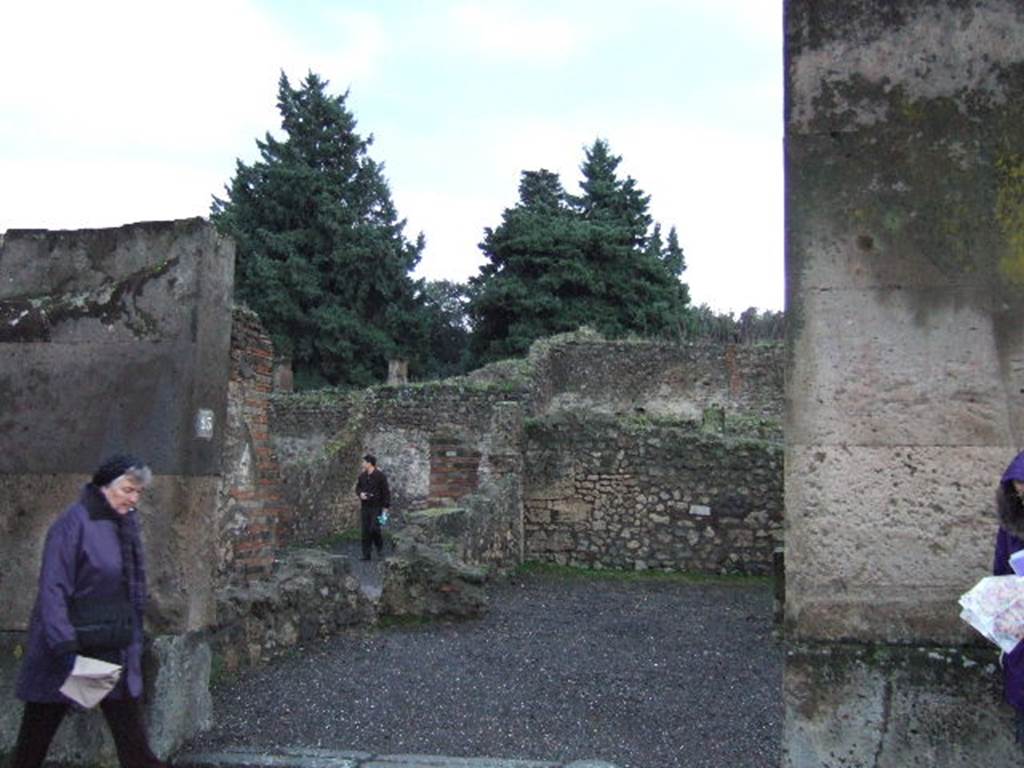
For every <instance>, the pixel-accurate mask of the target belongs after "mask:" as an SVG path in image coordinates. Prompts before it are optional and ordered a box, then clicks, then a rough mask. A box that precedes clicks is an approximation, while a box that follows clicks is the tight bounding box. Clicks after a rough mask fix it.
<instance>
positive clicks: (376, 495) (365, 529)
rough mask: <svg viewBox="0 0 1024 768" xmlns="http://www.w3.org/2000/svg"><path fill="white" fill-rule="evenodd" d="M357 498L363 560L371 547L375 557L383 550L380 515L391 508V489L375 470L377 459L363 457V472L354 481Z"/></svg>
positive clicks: (384, 476) (367, 556)
mask: <svg viewBox="0 0 1024 768" xmlns="http://www.w3.org/2000/svg"><path fill="white" fill-rule="evenodd" d="M356 495H358V496H359V505H360V522H361V527H362V534H363V560H369V559H370V549H371V547H376V548H377V557H378V558H380V557H381V556H382V553H383V550H384V536H383V534H382V533H381V531H380V519H379V518H380V515H381V512H384V511H386V510H387V509H388V508H390V507H391V489H390V488H389V487H388V478H387V476H386V475H385V474H384V473H383V472H381V471H380V470H379V469H377V457H376V456H374V455H373V454H372V453H368V454H366V455H365V456H363V471H362V472H360V473H359V477H358V478H357V479H356Z"/></svg>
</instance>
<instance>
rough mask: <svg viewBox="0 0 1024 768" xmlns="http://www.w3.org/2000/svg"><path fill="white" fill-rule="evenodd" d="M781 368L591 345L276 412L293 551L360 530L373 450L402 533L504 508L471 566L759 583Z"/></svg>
mask: <svg viewBox="0 0 1024 768" xmlns="http://www.w3.org/2000/svg"><path fill="white" fill-rule="evenodd" d="M782 362H783V358H782V350H781V347H780V346H778V345H771V344H768V345H760V346H745V347H739V346H737V345H678V344H661V343H654V342H647V341H606V340H604V339H601V338H600V337H597V336H596V335H594V334H593V333H590V332H586V331H584V332H582V333H577V334H568V335H565V336H561V337H555V338H553V339H548V340H543V341H540V342H538V343H537V344H535V345H534V348H533V349H532V350H531V353H530V355H529V356H528V358H526V359H523V360H512V361H506V362H503V363H499V364H495V365H493V366H488V367H487V368H485V369H482V370H480V371H476V372H474V373H472V374H470V375H469V376H467V377H464V378H460V379H453V380H448V381H444V382H436V383H430V384H423V385H405V386H396V387H391V386H386V387H375V388H371V389H369V390H365V391H362V392H358V393H349V394H336V393H329V392H313V393H305V394H291V395H276V396H275V397H274V398H273V399H272V417H271V429H270V433H271V435H272V441H273V444H274V452H275V454H276V455H277V456H278V458H279V460H280V462H281V467H282V476H283V478H284V488H285V491H286V497H287V500H288V502H289V504H291V505H293V506H294V508H295V509H296V510H297V512H296V517H297V518H298V519H301V520H302V521H303V523H302V525H303V526H304V529H303V530H302V531H297V532H296V536H297V537H298V538H297V540H304V541H315V540H316V539H318V538H323V537H327V536H330V535H331V534H332V533H336V532H338V531H339V530H344V529H346V528H351V527H354V526H355V525H356V520H357V517H356V514H357V510H358V502H357V500H356V498H355V496H354V494H353V492H352V485H353V478H354V477H355V475H356V473H357V471H358V462H359V457H360V456H361V455H362V453H364V452H365V451H367V450H370V451H372V452H374V453H375V454H376V455H377V456H378V458H379V459H380V461H381V467H382V468H383V469H384V471H385V472H387V473H388V476H389V478H390V479H391V485H392V489H393V494H394V496H395V504H394V510H395V511H396V512H397V514H398V518H397V520H396V524H397V525H398V526H401V525H402V524H403V519H402V514H403V512H406V511H408V512H420V511H423V510H427V509H431V508H437V507H446V506H451V505H457V504H461V503H462V502H461V500H463V499H465V498H466V497H467V496H468V495H469V494H472V493H474V492H476V491H478V490H479V489H487V488H488V487H491V492H490V497H491V498H497V499H506V502H505V503H499V506H498V508H497V509H495V515H494V517H493V519H492V526H493V527H492V528H491V529H490V530H489V532H488V533H487V535H486V536H484V537H482V538H481V539H480V540H479V544H478V545H477V546H476V547H475V548H474V551H475V552H476V553H477V555H475V556H471V559H475V560H477V561H481V560H485V561H486V562H487V563H489V564H491V565H496V566H500V567H507V566H508V565H509V564H514V563H516V562H520V561H522V559H524V558H526V559H533V560H540V561H546V562H553V563H562V564H574V565H586V566H595V567H612V568H628V569H634V568H639V569H643V568H660V569H666V570H691V569H692V570H700V571H705V572H712V573H758V574H762V573H767V572H768V571H769V569H770V567H771V563H772V552H773V549H774V548H775V547H776V546H777V545H778V544H779V543H780V540H781V510H782V466H781V464H782V462H781V450H782V448H781V424H780V418H781V413H782V391H783V375H782ZM500 482H506V483H508V482H511V483H512V486H511V487H512V489H513V490H512V491H510V492H509V493H505V494H501V493H499V494H495V493H493V486H495V484H497V483H500ZM501 521H518V522H516V523H515V524H516V526H517V527H516V529H515V530H514V532H513V533H512V534H511V535H509V534H508V529H507V525H508V523H507V522H501ZM503 531H504V532H503ZM502 541H504V542H506V545H502V546H499V545H497V544H496V542H502ZM482 552H488V555H487V556H486V557H483V556H482V555H480V554H479V553H482Z"/></svg>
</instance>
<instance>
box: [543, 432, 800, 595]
mask: <svg viewBox="0 0 1024 768" xmlns="http://www.w3.org/2000/svg"><path fill="white" fill-rule="evenodd" d="M525 477H526V478H528V481H527V486H526V489H525V500H524V517H525V520H524V527H525V529H526V541H527V557H528V558H529V559H532V560H540V561H546V562H555V563H559V564H567V565H577V566H585V567H590V568H594V567H597V568H619V569H629V570H633V569H637V570H646V569H661V570H673V571H680V570H682V571H695V572H702V573H745V574H762V575H763V574H768V573H771V568H772V551H773V549H774V548H775V546H777V545H778V544H780V543H781V537H782V446H781V445H780V444H779V443H775V442H768V441H764V440H757V439H750V438H749V437H744V436H733V437H727V436H724V435H720V434H709V433H706V432H701V431H700V430H698V429H696V428H694V427H693V426H692V425H689V426H687V425H680V424H678V423H675V424H673V423H666V422H661V423H658V422H652V421H649V420H646V419H635V418H619V419H616V418H610V417H608V418H604V419H598V418H594V417H589V418H587V419H580V418H576V417H572V416H569V415H561V416H552V417H548V418H544V419H537V420H533V421H531V422H530V423H529V424H528V427H527V452H526V467H525Z"/></svg>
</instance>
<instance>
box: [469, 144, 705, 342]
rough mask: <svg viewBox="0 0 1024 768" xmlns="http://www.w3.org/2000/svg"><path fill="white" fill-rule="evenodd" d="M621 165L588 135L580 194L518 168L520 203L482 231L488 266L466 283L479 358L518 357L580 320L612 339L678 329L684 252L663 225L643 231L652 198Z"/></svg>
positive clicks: (550, 176)
mask: <svg viewBox="0 0 1024 768" xmlns="http://www.w3.org/2000/svg"><path fill="white" fill-rule="evenodd" d="M620 162H621V158H619V157H616V156H615V155H613V154H611V152H610V150H609V148H608V145H607V143H606V142H604V141H602V140H600V139H599V140H597V141H595V142H594V144H593V145H592V146H591V147H589V148H587V149H586V150H585V157H584V162H583V164H582V165H581V166H580V171H581V173H582V176H583V179H582V181H581V183H580V188H581V192H582V194H580V195H579V196H572V195H569V194H567V193H566V192H565V190H564V189H563V187H562V184H561V181H560V180H559V178H558V176H557V174H554V173H552V172H550V171H547V170H543V169H542V170H539V171H525V172H523V174H522V177H521V180H520V184H519V202H518V203H517V204H516V205H515V206H514V207H512V208H509V209H507V210H506V211H505V212H504V214H503V215H502V222H501V224H500V225H499V226H498V227H496V228H495V229H491V228H487V229H486V230H485V236H484V240H483V242H482V243H481V244H480V247H481V249H482V250H483V251H484V253H485V254H486V256H487V258H488V262H487V263H486V264H485V265H484V266H483V267H482V268H481V270H480V273H479V275H477V276H476V277H474V278H472V279H471V280H470V292H471V296H470V304H469V311H470V315H471V317H472V318H473V321H474V328H473V337H472V345H473V352H474V355H475V356H476V358H477V360H478V361H480V362H486V361H488V360H493V359H498V358H501V357H508V356H513V355H520V354H523V353H524V352H526V351H527V350H528V349H529V345H530V344H531V343H532V342H533V341H534V340H535V339H537V338H539V337H541V336H547V335H550V334H553V333H560V332H563V331H570V330H575V329H576V328H578V327H580V326H581V325H590V326H592V327H594V328H596V329H597V330H599V331H601V332H602V333H604V334H605V335H607V336H610V337H616V336H622V335H624V334H627V333H637V334H642V335H651V336H654V335H669V334H678V333H679V331H680V328H681V325H680V324H681V323H682V321H683V320H684V319H685V309H686V304H687V301H688V298H687V290H686V286H685V285H683V284H682V283H680V282H679V280H678V275H679V274H680V273H681V272H682V269H683V267H684V265H683V261H682V250H681V249H680V248H679V243H678V239H675V240H671V239H670V246H671V243H672V242H674V246H671V247H670V248H669V249H663V248H662V245H661V234H660V232H661V230H660V226H657V225H655V226H654V230H653V232H651V234H650V235H648V231H649V230H650V229H651V227H652V220H651V217H650V215H649V213H648V210H647V209H648V203H649V197H648V196H647V195H645V194H644V193H643V192H641V191H640V190H639V189H638V188H637V185H636V182H635V181H634V180H633V179H632V178H629V177H627V178H625V179H621V178H619V176H618V173H617V169H618V166H619V163H620ZM674 232H675V230H674V229H673V230H672V233H671V236H672V237H674ZM672 248H674V250H672ZM676 268H678V271H673V269H676Z"/></svg>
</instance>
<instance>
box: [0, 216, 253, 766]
mask: <svg viewBox="0 0 1024 768" xmlns="http://www.w3.org/2000/svg"><path fill="white" fill-rule="evenodd" d="M233 269H234V247H233V245H232V244H231V243H230V242H228V241H225V240H222V239H221V238H219V237H218V236H217V235H216V234H215V233H214V232H213V230H212V228H211V227H210V226H209V225H208V224H206V223H205V222H203V221H202V220H200V219H192V220H186V221H172V222H156V223H146V224H133V225H128V226H124V227H120V228H117V229H109V230H83V231H76V232H48V231H37V230H17V231H16V230H12V231H8V232H7V233H6V234H5V235H4V236H3V238H2V241H0V274H2V275H3V276H4V279H3V281H2V283H0V359H2V360H3V361H4V363H3V365H2V367H0V431H2V432H3V434H4V438H5V450H4V451H2V452H0V635H2V637H0V641H2V642H0V645H2V646H3V656H2V659H0V688H2V689H3V690H4V691H6V692H7V695H5V696H3V697H2V700H3V701H4V702H6V703H5V704H4V705H3V706H0V749H3V747H4V746H6V745H9V744H11V743H12V742H13V738H14V731H15V729H16V727H17V717H18V713H19V709H18V707H17V705H16V703H15V702H14V700H13V696H12V695H10V691H11V690H12V689H13V680H14V675H15V673H16V670H17V666H18V649H19V648H20V645H21V643H22V642H23V631H24V629H25V628H26V626H27V622H28V616H29V612H30V610H31V605H32V600H33V599H34V596H35V588H36V578H37V575H38V570H39V554H40V551H41V548H42V540H43V536H44V535H45V532H46V529H47V527H48V526H49V524H50V523H51V522H52V520H53V519H54V517H55V516H56V515H57V514H58V513H59V512H60V511H61V510H63V509H64V508H65V507H67V506H68V505H69V504H70V503H71V502H73V501H74V500H75V499H76V498H77V496H78V493H79V490H80V488H81V486H82V485H83V484H84V483H85V482H86V481H87V480H88V478H89V476H90V474H91V473H92V471H93V470H94V469H95V467H96V466H97V464H98V463H99V462H100V461H101V460H102V458H104V456H105V455H107V454H109V453H111V452H113V451H115V450H120V451H130V452H132V453H135V454H138V455H140V456H142V457H144V458H145V459H146V460H147V461H148V462H149V463H150V464H151V466H152V468H153V470H154V473H155V475H156V477H155V479H154V483H153V486H152V488H151V489H150V490H149V491H147V494H146V496H145V498H144V499H143V501H142V502H140V505H139V509H140V512H141V515H142V518H143V529H144V530H143V539H144V545H145V548H146V556H147V560H148V566H149V579H150V589H151V593H152V600H151V603H152V605H151V611H150V612H149V614H147V621H148V623H149V627H148V628H149V631H150V633H151V634H152V635H153V636H154V640H153V643H152V644H151V646H150V656H149V659H150V663H149V670H150V678H149V683H150V685H151V686H154V687H155V688H161V689H162V688H164V686H175V691H176V692H175V694H171V693H168V692H163V693H161V694H160V696H159V697H157V698H156V699H154V700H152V701H154V702H164V703H166V704H167V706H172V705H175V702H177V704H176V705H175V706H178V707H179V708H178V709H175V710H173V711H172V710H170V709H167V708H166V707H163V708H161V707H162V705H160V706H154V707H151V708H150V709H149V715H150V720H151V727H152V728H153V729H154V733H155V734H156V737H157V738H156V740H155V746H156V748H157V749H159V750H161V751H162V752H166V750H168V749H170V748H172V747H173V746H174V745H175V743H176V742H177V741H178V740H180V739H181V738H183V737H184V736H187V735H188V734H190V733H192V732H193V731H194V729H195V728H197V727H201V726H202V725H203V724H204V722H206V721H208V718H209V695H208V692H207V691H206V684H205V677H204V674H205V673H204V669H205V670H206V671H207V672H208V668H209V654H208V649H205V650H204V646H203V644H202V642H201V641H199V640H197V639H196V638H197V636H196V634H194V633H195V631H198V630H201V629H202V628H203V627H205V626H206V625H207V624H208V623H209V621H210V620H211V619H212V617H213V614H214V611H215V608H214V596H213V591H214V575H213V568H212V565H211V564H212V563H213V562H214V553H213V543H212V542H213V536H211V535H210V532H211V531H213V530H214V514H213V510H214V508H215V504H216V496H217V487H218V482H219V479H218V473H219V472H220V460H221V454H222V450H223V442H224V422H225V413H226V391H227V387H226V384H227V379H228V348H229V334H230V328H231V317H230V296H231V291H232V285H233ZM168 675H170V676H171V677H172V678H173V679H169V678H168V677H167V676H168ZM186 703H187V706H189V707H190V708H191V710H192V714H191V715H190V716H189V717H187V718H184V717H182V716H181V710H180V706H185V705H186ZM82 723H83V725H82V727H81V728H78V729H75V730H72V729H70V728H69V729H65V730H64V731H62V735H61V737H60V740H59V742H58V744H57V746H56V748H55V750H54V751H53V752H52V753H51V756H52V757H53V758H54V759H60V758H64V759H79V760H87V761H88V760H95V759H108V760H109V758H110V756H111V751H110V750H111V745H110V743H109V737H107V736H105V735H104V734H103V733H102V732H103V729H102V728H100V727H99V726H98V723H97V722H96V719H95V718H92V719H88V720H84V721H82ZM104 756H105V757H104Z"/></svg>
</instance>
